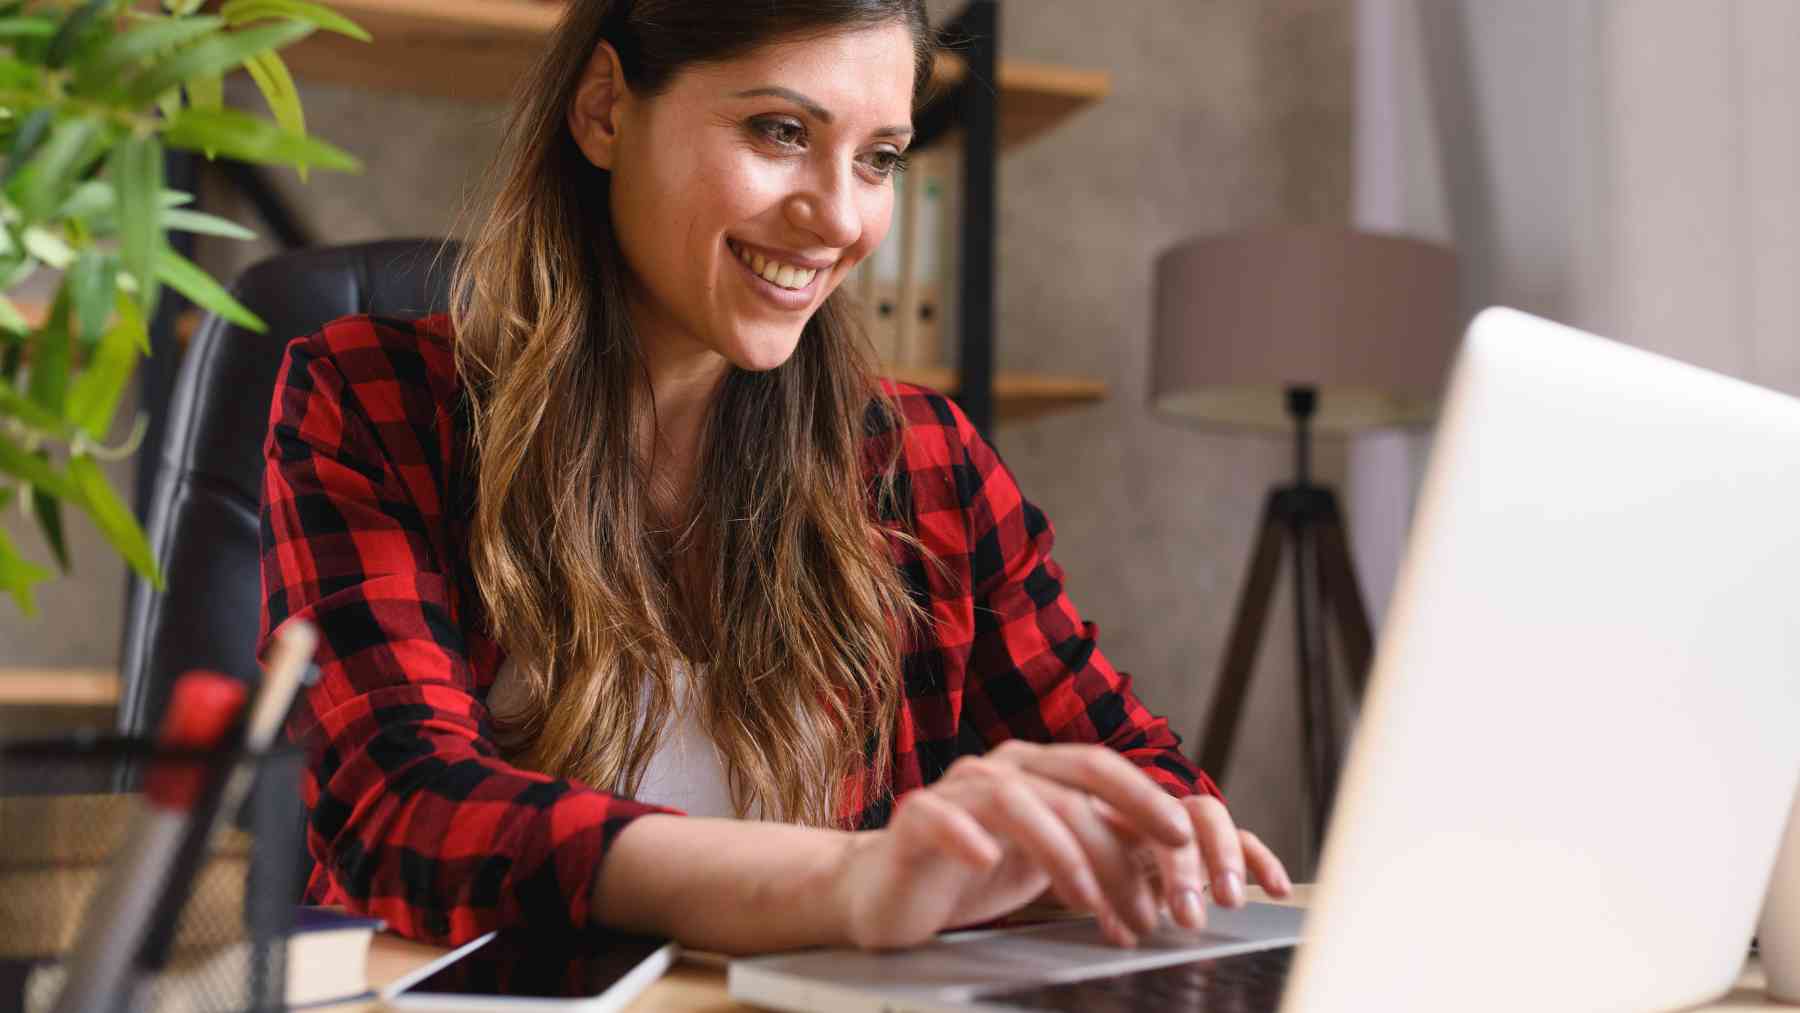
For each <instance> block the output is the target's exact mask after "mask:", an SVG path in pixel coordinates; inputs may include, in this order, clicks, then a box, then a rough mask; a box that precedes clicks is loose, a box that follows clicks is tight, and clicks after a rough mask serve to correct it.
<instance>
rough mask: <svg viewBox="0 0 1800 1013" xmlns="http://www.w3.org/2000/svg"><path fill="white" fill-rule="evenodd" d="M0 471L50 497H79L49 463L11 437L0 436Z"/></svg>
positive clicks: (67, 481) (73, 486)
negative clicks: (42, 491) (40, 490)
mask: <svg viewBox="0 0 1800 1013" xmlns="http://www.w3.org/2000/svg"><path fill="white" fill-rule="evenodd" d="M0 471H4V472H6V473H7V474H8V475H11V476H13V477H14V478H16V479H18V480H19V481H21V482H24V483H25V484H26V485H29V486H31V487H32V488H34V489H42V490H44V491H45V492H47V493H49V494H50V495H52V496H59V497H61V498H63V499H75V498H77V497H79V496H80V495H81V493H80V490H78V489H76V488H75V484H74V483H73V482H71V481H69V479H68V478H66V477H65V476H62V475H59V474H57V473H56V469H55V468H53V467H51V466H50V463H49V462H48V461H46V460H44V459H43V458H41V457H39V456H38V455H36V454H33V453H31V452H30V451H28V450H26V449H25V448H24V447H21V446H19V445H18V444H17V443H14V442H13V441H12V438H11V437H8V436H5V435H3V434H0Z"/></svg>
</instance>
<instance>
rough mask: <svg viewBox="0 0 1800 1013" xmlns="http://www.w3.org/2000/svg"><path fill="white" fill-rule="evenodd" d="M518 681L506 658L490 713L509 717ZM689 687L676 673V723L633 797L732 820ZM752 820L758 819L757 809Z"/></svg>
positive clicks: (719, 768)
mask: <svg viewBox="0 0 1800 1013" xmlns="http://www.w3.org/2000/svg"><path fill="white" fill-rule="evenodd" d="M517 678H518V677H517V675H515V674H514V666H513V661H512V659H511V658H507V659H506V660H505V661H504V662H502V663H501V665H500V671H499V672H498V673H496V674H495V676H494V685H493V686H492V687H490V688H489V689H488V698H487V704H488V709H489V710H491V711H494V712H495V713H498V714H505V713H510V712H511V707H510V706H509V704H510V703H511V701H512V700H513V699H515V698H516V696H517V694H518V693H519V692H521V690H520V689H519V687H518V686H517V684H516V682H515V680H516V679H517ZM687 686H688V679H687V678H686V677H685V673H681V672H677V673H676V679H675V701H674V707H673V708H672V709H671V713H672V714H673V715H674V717H673V720H672V723H671V725H670V727H669V728H667V729H666V730H665V731H664V732H663V735H662V739H661V741H659V742H658V743H657V745H656V752H654V753H652V754H651V756H650V763H649V765H648V766H647V767H645V768H644V780H643V783H642V785H641V786H640V787H639V788H638V792H637V795H636V796H635V797H636V798H637V800H638V801H640V802H646V803H649V804H651V805H666V806H672V807H674V808H676V809H680V810H682V811H683V812H685V813H687V814H688V815H689V816H722V817H727V818H729V817H732V816H734V815H736V814H735V813H733V812H732V809H731V789H730V787H729V786H728V785H727V784H726V782H725V761H724V760H723V759H722V758H721V757H720V756H719V751H718V749H717V748H716V747H715V746H714V745H713V741H712V738H711V737H710V736H708V735H707V734H706V729H705V728H704V727H702V726H701V724H700V720H699V717H698V716H697V714H696V712H695V708H692V707H689V706H687V700H686V696H687ZM638 720H639V721H640V722H641V721H643V720H644V715H643V713H641V712H640V713H639V714H638ZM751 815H752V816H753V817H754V816H755V815H756V811H755V810H754V809H753V810H752V813H751Z"/></svg>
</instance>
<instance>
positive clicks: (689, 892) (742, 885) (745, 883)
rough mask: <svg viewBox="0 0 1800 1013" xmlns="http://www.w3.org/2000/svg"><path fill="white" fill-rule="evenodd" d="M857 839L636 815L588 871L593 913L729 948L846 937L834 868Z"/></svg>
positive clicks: (786, 827)
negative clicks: (591, 872)
mask: <svg viewBox="0 0 1800 1013" xmlns="http://www.w3.org/2000/svg"><path fill="white" fill-rule="evenodd" d="M854 838H855V835H853V834H850V833H847V832H844V831H837V830H820V829H816V828H812V827H802V826H795V825H793V824H786V823H763V822H757V821H753V820H729V819H696V818H691V817H685V816H669V815H663V814H654V815H649V816H640V817H638V818H637V819H635V820H632V821H631V823H630V825H628V826H627V827H626V828H625V829H624V830H621V831H620V832H619V836H618V837H617V838H615V839H614V840H613V843H612V846H611V847H610V848H609V849H608V850H607V855H606V860H605V861H604V862H602V863H601V865H600V874H599V875H598V876H596V877H595V878H594V887H593V889H594V897H593V907H592V910H593V919H594V920H595V921H597V922H599V923H601V924H604V925H609V926H612V927H614V928H619V929H625V930H627V931H633V932H643V933H649V934H654V935H659V936H666V937H668V938H671V939H676V940H679V941H680V942H681V943H682V944H684V945H686V946H691V947H694V948H697V949H707V950H719V951H723V952H726V953H748V952H756V951H765V950H782V949H791V948H794V947H798V946H812V945H819V944H832V943H845V942H848V941H849V934H848V928H847V924H848V923H847V919H846V916H845V905H844V903H843V902H842V899H841V893H842V890H841V879H842V877H841V875H840V872H841V869H842V866H843V863H844V862H845V860H846V857H847V855H848V853H849V850H850V848H851V844H852V841H853V840H854Z"/></svg>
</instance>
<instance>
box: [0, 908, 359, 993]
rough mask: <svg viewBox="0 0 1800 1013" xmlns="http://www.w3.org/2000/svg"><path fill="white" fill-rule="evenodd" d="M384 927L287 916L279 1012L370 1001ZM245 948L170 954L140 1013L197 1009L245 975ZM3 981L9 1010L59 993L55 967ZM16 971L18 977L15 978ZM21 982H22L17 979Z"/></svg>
mask: <svg viewBox="0 0 1800 1013" xmlns="http://www.w3.org/2000/svg"><path fill="white" fill-rule="evenodd" d="M384 927H385V924H384V923H383V922H382V921H381V919H379V918H365V917H362V916H359V915H353V914H348V913H346V912H344V911H341V910H339V909H337V908H324V907H301V908H299V909H297V910H296V912H295V915H294V925H293V930H292V932H291V933H290V934H289V935H288V937H287V948H286V969H285V970H286V979H287V992H286V999H287V1006H288V1008H290V1009H293V1008H298V1007H305V1006H318V1005H326V1004H330V1003H338V1002H344V1001H346V1000H351V999H360V998H368V997H372V996H373V992H371V991H370V988H369V976H368V958H369V944H370V941H371V940H372V939H373V938H374V935H375V933H376V932H378V931H380V930H381V929H382V928H384ZM251 959H252V948H251V944H250V943H248V942H231V943H224V944H221V945H216V946H196V947H187V948H183V949H177V950H176V952H175V953H174V955H173V957H172V959H171V960H170V962H169V964H168V966H167V967H165V968H164V969H163V970H162V971H161V973H160V974H158V976H157V980H156V981H155V983H154V984H153V986H152V989H151V996H152V998H151V1003H150V1006H149V1009H148V1010H147V1011H146V1013H174V1011H176V1010H186V1009H195V1008H205V1007H206V1005H207V1004H206V1003H205V1002H204V995H205V994H206V992H207V991H208V989H209V988H211V986H212V985H213V983H216V982H220V981H231V980H242V979H244V978H247V977H248V976H249V974H250V961H251ZM5 963H13V964H14V965H15V966H14V971H13V972H12V973H11V974H10V975H9V974H6V973H5V972H4V971H0V984H3V983H4V980H5V979H6V978H8V977H10V978H12V979H13V980H14V981H16V982H17V983H18V984H17V985H16V986H15V991H14V995H16V996H17V998H18V999H19V1002H18V1003H17V1005H16V1006H13V1005H10V1004H7V1003H3V1002H0V1006H6V1007H7V1008H17V1009H22V1010H24V1011H25V1013H43V1011H47V1010H49V1009H50V1008H51V1007H52V1006H53V1005H55V1002H56V996H57V995H58V993H60V992H61V991H62V987H63V984H64V978H65V977H66V968H65V966H64V965H63V964H62V963H60V962H43V961H35V962H29V963H27V964H25V966H23V967H20V966H18V962H17V961H10V960H8V959H6V958H0V964H5ZM21 972H22V973H21ZM21 979H22V980H21Z"/></svg>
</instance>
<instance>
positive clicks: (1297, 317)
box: [1150, 226, 1458, 843]
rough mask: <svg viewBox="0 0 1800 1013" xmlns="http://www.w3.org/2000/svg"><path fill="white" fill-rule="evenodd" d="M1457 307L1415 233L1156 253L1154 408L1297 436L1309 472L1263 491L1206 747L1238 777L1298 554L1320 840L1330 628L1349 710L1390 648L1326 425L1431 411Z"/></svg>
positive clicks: (1332, 733)
mask: <svg viewBox="0 0 1800 1013" xmlns="http://www.w3.org/2000/svg"><path fill="white" fill-rule="evenodd" d="M1457 316H1458V311H1457V290H1456V262H1455V258H1454V256H1453V255H1452V254H1451V252H1450V251H1449V250H1448V249H1446V248H1445V247H1443V246H1440V245H1438V244H1435V243H1429V242H1424V241H1421V240H1416V239H1408V238H1402V237H1398V236H1389V235H1379V234H1374V233H1368V232H1360V231H1356V230H1353V229H1349V228H1343V227H1329V226H1294V227H1283V228H1272V229H1261V230H1254V231H1246V232H1235V233H1229V234H1223V235H1213V236H1203V237H1200V238H1197V239H1193V240H1190V241H1188V242H1184V243H1181V244H1178V245H1176V246H1174V247H1172V248H1170V249H1169V250H1167V251H1165V252H1164V253H1163V254H1162V255H1161V256H1160V257H1158V258H1157V262H1156V305H1155V347H1154V350H1153V352H1152V362H1151V365H1152V372H1151V379H1150V390H1151V404H1152V406H1153V408H1155V409H1156V410H1157V411H1158V412H1160V413H1163V414H1166V415H1169V416H1174V417H1177V418H1180V419H1183V420H1190V421H1195V422H1199V423H1203V424H1210V425H1217V426H1223V427H1231V428H1237V429H1265V430H1266V429H1273V430H1277V431H1282V432H1289V433H1291V434H1292V435H1293V440H1294V481H1293V484H1291V485H1284V486H1276V487H1275V488H1272V489H1270V490H1269V494H1268V498H1267V500H1266V501H1265V503H1264V506H1263V513H1262V523H1261V528H1260V530H1259V532H1258V534H1257V537H1256V543H1255V548H1254V549H1253V551H1252V554H1251V558H1250V570H1249V574H1248V576H1247V577H1246V579H1245V582H1244V586H1243V590H1242V593H1241V594H1240V595H1239V598H1238V602H1237V608H1236V612H1235V616H1234V618H1233V620H1232V627H1231V634H1230V638H1229V639H1228V641H1227V644H1226V649H1225V657H1224V661H1223V663H1222V665H1221V667H1220V671H1219V678H1218V681H1217V682H1216V683H1215V684H1214V687H1213V696H1212V700H1211V703H1210V704H1209V706H1208V709H1207V714H1206V718H1205V723H1204V725H1203V726H1202V729H1201V732H1200V738H1199V761H1200V764H1201V766H1202V768H1204V769H1205V770H1206V771H1207V772H1208V773H1209V774H1210V775H1212V776H1213V777H1214V778H1215V779H1218V780H1220V781H1221V782H1222V781H1223V780H1224V777H1225V772H1226V770H1227V769H1228V766H1229V761H1230V758H1231V751H1232V746H1233V744H1234V743H1235V741H1236V739H1237V731H1238V725H1239V723H1240V720H1241V718H1242V716H1243V709H1244V701H1245V697H1246V694H1247V692H1248V690H1249V686H1250V676H1251V672H1252V669H1253V667H1254V665H1255V662H1256V654H1257V649H1258V648H1259V646H1260V645H1261V641H1262V636H1263V627H1264V625H1265V621H1266V620H1267V618H1268V613H1269V606H1270V602H1271V599H1272V598H1273V596H1274V592H1275V584H1276V579H1277V577H1278V576H1279V573H1280V568H1281V561H1282V556H1283V555H1284V553H1285V554H1287V555H1289V557H1290V559H1291V565H1292V573H1293V585H1294V626H1295V629H1294V638H1295V646H1296V649H1297V650H1296V655H1297V657H1298V660H1299V673H1298V674H1299V684H1298V699H1299V704H1300V729H1301V756H1302V760H1303V762H1304V769H1305V771H1306V789H1307V801H1308V803H1309V804H1308V816H1309V818H1310V820H1311V827H1310V831H1311V833H1310V838H1311V840H1312V841H1313V842H1315V843H1316V842H1318V841H1322V840H1323V839H1324V834H1325V822H1326V818H1327V816H1328V815H1329V813H1330V811H1331V803H1332V797H1333V793H1334V792H1335V790H1336V787H1337V777H1338V764H1339V762H1340V759H1341V757H1342V753H1343V746H1342V744H1341V743H1340V741H1339V736H1338V727H1339V719H1338V716H1337V712H1338V707H1337V703H1336V699H1335V697H1336V694H1335V692H1334V687H1333V679H1332V676H1331V651H1330V650H1329V646H1328V643H1329V635H1328V633H1327V630H1328V628H1329V626H1330V625H1331V624H1333V623H1334V622H1335V625H1336V627H1337V631H1338V642H1339V646H1340V649H1341V651H1342V654H1343V663H1344V666H1345V672H1346V681H1347V683H1348V690H1349V693H1348V701H1347V706H1346V707H1345V711H1346V713H1354V707H1355V703H1356V701H1358V700H1360V698H1361V696H1362V688H1363V683H1364V680H1366V679H1367V677H1368V670H1369V662H1370V658H1371V655H1372V652H1373V648H1374V644H1373V638H1372V636H1371V634H1370V629H1369V618H1368V611H1367V609H1366V608H1365V607H1364V605H1363V600H1362V592H1361V590H1360V587H1359V585H1358V582H1357V577H1356V571H1355V566H1354V564H1353V563H1352V560H1351V556H1350V542H1349V538H1348V536H1347V535H1346V534H1345V531H1344V522H1343V513H1342V511H1341V510H1340V509H1339V507H1338V502H1337V497H1336V496H1335V495H1334V494H1333V493H1332V490H1331V489H1330V488H1329V487H1327V486H1324V485H1320V484H1318V483H1316V482H1315V481H1314V480H1313V476H1312V463H1311V458H1312V438H1313V434H1314V433H1315V432H1319V431H1322V432H1326V433H1332V434H1344V433H1349V432H1353V431H1355V430H1358V429H1363V428H1370V427H1377V426H1402V425H1417V424H1421V423H1423V422H1426V421H1428V420H1429V419H1430V418H1431V416H1432V414H1433V412H1434V410H1435V406H1436V402H1437V397H1438V393H1439V389H1440V387H1441V385H1442V383H1443V380H1444V376H1445V373H1446V371H1447V370H1448V367H1449V364H1450V358H1451V355H1452V354H1453V352H1454V350H1455V343H1456V338H1457V336H1458V334H1457V327H1456V323H1457ZM1289 550H1291V552H1290V551H1289ZM1346 724H1347V721H1346Z"/></svg>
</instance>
